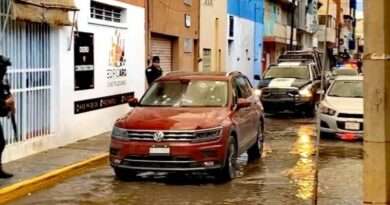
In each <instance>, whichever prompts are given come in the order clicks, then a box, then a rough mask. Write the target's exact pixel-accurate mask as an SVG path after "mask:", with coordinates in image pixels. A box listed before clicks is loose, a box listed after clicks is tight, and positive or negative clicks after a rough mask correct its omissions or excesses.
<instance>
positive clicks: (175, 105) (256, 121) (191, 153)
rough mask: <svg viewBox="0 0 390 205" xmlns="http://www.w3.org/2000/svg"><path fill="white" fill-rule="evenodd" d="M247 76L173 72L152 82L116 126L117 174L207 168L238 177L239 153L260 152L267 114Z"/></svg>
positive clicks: (225, 177)
mask: <svg viewBox="0 0 390 205" xmlns="http://www.w3.org/2000/svg"><path fill="white" fill-rule="evenodd" d="M255 93H256V92H254V89H253V88H252V86H251V84H250V82H249V81H248V79H247V78H246V77H245V76H244V75H242V74H241V73H239V72H234V73H170V74H168V75H166V76H164V77H162V78H160V79H158V80H157V81H156V82H154V83H153V84H152V86H151V87H150V88H149V89H148V90H147V91H146V93H145V94H144V96H143V97H142V98H141V100H139V101H138V100H137V99H136V98H131V99H129V104H130V106H131V107H134V109H133V110H132V111H130V112H129V113H128V114H127V115H126V116H125V117H123V118H121V119H119V120H118V121H117V122H116V123H115V126H114V128H113V131H112V141H111V147H110V161H111V166H112V167H113V168H114V171H115V174H116V176H117V177H118V178H119V179H123V178H126V179H129V178H131V177H134V176H136V175H137V173H138V172H141V171H159V172H196V171H207V172H209V173H212V174H214V175H215V176H216V177H217V178H218V179H222V180H230V179H233V178H234V177H235V165H236V161H237V157H238V156H239V155H241V154H242V153H244V152H247V153H248V160H256V159H259V158H260V157H261V152H262V149H263V142H264V116H263V108H262V105H261V102H260V100H259V97H258V96H257V95H256V94H255Z"/></svg>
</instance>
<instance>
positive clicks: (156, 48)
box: [152, 37, 172, 73]
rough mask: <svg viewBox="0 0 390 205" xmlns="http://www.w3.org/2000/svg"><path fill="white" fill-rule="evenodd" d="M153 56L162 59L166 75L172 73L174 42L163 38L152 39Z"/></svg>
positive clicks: (162, 66)
mask: <svg viewBox="0 0 390 205" xmlns="http://www.w3.org/2000/svg"><path fill="white" fill-rule="evenodd" d="M152 56H159V57H160V61H161V62H160V64H161V68H162V69H163V71H164V73H167V72H171V71H172V41H171V40H170V39H166V38H161V37H152Z"/></svg>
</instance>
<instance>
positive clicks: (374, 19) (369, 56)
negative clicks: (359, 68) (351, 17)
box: [363, 0, 390, 204]
mask: <svg viewBox="0 0 390 205" xmlns="http://www.w3.org/2000/svg"><path fill="white" fill-rule="evenodd" d="M389 11H390V1H389V0H375V1H372V0H366V1H364V15H365V22H364V27H365V28H364V31H365V41H366V43H365V46H366V47H365V49H364V50H365V57H364V59H365V60H364V100H365V102H364V123H365V124H364V132H365V135H364V152H363V153H364V170H363V173H364V183H363V185H364V186H363V187H364V204H390V38H389V36H390V12H389Z"/></svg>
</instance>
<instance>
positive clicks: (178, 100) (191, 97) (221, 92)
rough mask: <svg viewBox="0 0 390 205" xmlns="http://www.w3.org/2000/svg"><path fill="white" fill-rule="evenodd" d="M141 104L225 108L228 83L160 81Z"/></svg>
mask: <svg viewBox="0 0 390 205" xmlns="http://www.w3.org/2000/svg"><path fill="white" fill-rule="evenodd" d="M140 104H141V106H157V107H224V106H226V105H227V104H228V82H227V81H211V80H177V81H176V80H175V81H159V82H156V83H154V84H153V85H152V86H151V87H150V89H149V90H148V91H147V92H146V93H145V95H144V97H143V98H142V100H141V103H140Z"/></svg>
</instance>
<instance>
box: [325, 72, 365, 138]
mask: <svg viewBox="0 0 390 205" xmlns="http://www.w3.org/2000/svg"><path fill="white" fill-rule="evenodd" d="M319 118H320V125H319V127H320V130H321V132H322V133H324V134H325V133H330V134H335V135H336V136H337V137H339V138H341V139H345V140H348V139H359V138H362V137H363V130H364V126H363V77H362V76H340V77H337V78H336V79H335V81H334V82H333V83H332V85H331V86H330V88H329V90H328V91H327V93H326V95H325V98H324V100H323V101H322V102H321V104H320V115H319Z"/></svg>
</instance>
